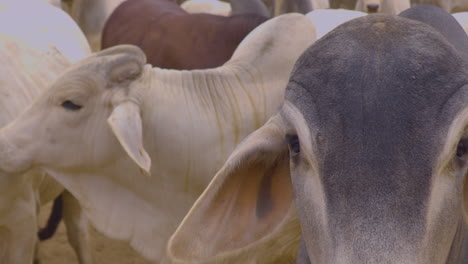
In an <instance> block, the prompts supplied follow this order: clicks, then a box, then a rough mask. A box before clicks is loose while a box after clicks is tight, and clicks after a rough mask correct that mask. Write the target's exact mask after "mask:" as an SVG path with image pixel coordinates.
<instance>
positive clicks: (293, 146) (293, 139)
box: [286, 135, 301, 156]
mask: <svg viewBox="0 0 468 264" xmlns="http://www.w3.org/2000/svg"><path fill="white" fill-rule="evenodd" d="M286 143H288V146H289V154H290V155H291V156H296V155H297V154H299V152H301V145H300V143H299V138H298V137H297V135H286Z"/></svg>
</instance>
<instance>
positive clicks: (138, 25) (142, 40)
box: [102, 0, 267, 70]
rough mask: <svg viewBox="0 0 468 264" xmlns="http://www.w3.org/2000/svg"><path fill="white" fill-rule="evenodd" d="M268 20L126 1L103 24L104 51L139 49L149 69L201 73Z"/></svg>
mask: <svg viewBox="0 0 468 264" xmlns="http://www.w3.org/2000/svg"><path fill="white" fill-rule="evenodd" d="M266 19H267V18H266V17H263V16H257V15H238V16H231V17H224V16H215V15H210V14H188V13H187V12H185V11H184V10H183V9H182V8H180V7H179V6H178V5H177V4H175V3H173V2H170V1H167V0H128V1H126V2H124V3H122V4H121V5H119V6H118V7H117V8H116V9H115V11H114V12H113V13H112V15H111V16H110V17H109V19H108V20H107V22H106V24H105V26H104V30H103V33H102V48H108V47H112V46H115V45H119V44H133V45H137V46H139V47H140V48H141V49H142V50H143V51H144V52H145V54H146V57H147V58H148V62H149V63H150V64H152V65H153V66H157V67H161V68H167V69H179V70H190V69H205V68H213V67H218V66H221V65H222V64H223V63H225V62H226V61H227V60H229V58H230V57H231V55H232V53H233V52H234V50H235V48H236V47H237V45H239V43H240V42H241V41H242V39H243V38H244V37H245V36H246V35H247V34H248V33H249V32H250V31H252V30H253V29H254V28H255V27H257V26H258V25H259V24H261V23H263V22H264V21H266Z"/></svg>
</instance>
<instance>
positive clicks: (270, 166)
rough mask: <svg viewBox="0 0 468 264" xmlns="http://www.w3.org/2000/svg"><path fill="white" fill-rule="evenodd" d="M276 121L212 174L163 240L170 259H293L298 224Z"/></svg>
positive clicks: (284, 146) (279, 131)
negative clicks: (166, 245)
mask: <svg viewBox="0 0 468 264" xmlns="http://www.w3.org/2000/svg"><path fill="white" fill-rule="evenodd" d="M278 120H280V119H279V117H278V116H276V117H273V118H272V119H271V120H270V121H269V122H268V123H267V124H265V125H264V126H263V127H262V128H260V129H258V130H257V131H255V132H254V133H253V134H251V135H250V136H249V137H248V138H247V139H246V140H244V141H243V142H242V143H241V144H240V145H239V146H238V147H237V149H236V150H235V151H234V152H233V153H232V154H231V156H230V157H229V159H228V160H227V162H226V163H225V164H224V166H223V167H222V168H221V170H220V171H219V172H218V173H217V174H216V176H215V177H214V178H213V180H212V181H211V183H210V184H209V186H208V187H207V189H206V190H205V191H204V192H203V194H202V195H201V196H200V198H199V199H198V200H197V201H196V203H195V204H194V206H193V207H192V209H191V210H190V211H189V213H188V214H187V216H186V217H185V219H184V220H183V221H182V223H181V224H180V226H179V228H178V229H177V230H176V232H175V233H174V235H173V236H172V238H171V239H170V241H169V243H168V247H167V250H168V256H169V258H170V260H171V261H172V262H171V263H200V264H201V263H203V264H207V263H213V264H214V263H272V262H271V261H278V258H280V259H281V261H280V262H278V263H292V262H289V261H291V260H293V259H295V257H296V255H297V249H298V244H299V239H300V227H299V224H298V221H297V217H296V212H295V206H294V202H293V190H292V185H291V179H290V172H289V154H288V148H287V145H286V143H285V140H284V132H283V131H282V129H281V125H278ZM280 256H281V257H280ZM274 263H277V262H274Z"/></svg>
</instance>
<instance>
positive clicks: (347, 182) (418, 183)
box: [286, 15, 468, 264]
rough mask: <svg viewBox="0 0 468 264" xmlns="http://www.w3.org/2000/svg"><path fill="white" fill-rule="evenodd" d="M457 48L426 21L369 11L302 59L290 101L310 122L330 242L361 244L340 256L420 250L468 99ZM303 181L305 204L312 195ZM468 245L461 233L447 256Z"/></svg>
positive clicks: (364, 259) (379, 259)
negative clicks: (454, 125)
mask: <svg viewBox="0 0 468 264" xmlns="http://www.w3.org/2000/svg"><path fill="white" fill-rule="evenodd" d="M465 36H466V35H465ZM453 39H458V38H457V36H454V37H453ZM454 46H455V44H454V42H453V40H452V39H449V40H447V39H446V38H445V37H444V36H443V35H441V34H440V33H439V32H437V31H436V30H435V29H434V28H432V27H430V26H428V25H426V24H423V23H420V22H417V21H412V20H409V19H405V18H401V17H397V16H388V15H369V16H366V17H362V18H358V19H354V20H352V21H350V22H348V23H345V24H343V25H341V26H339V27H337V28H336V29H335V30H333V31H332V32H330V33H329V34H328V35H326V36H325V37H323V38H322V39H320V40H319V41H317V42H316V43H315V44H314V45H312V46H311V47H310V48H309V49H308V50H306V52H304V54H303V55H302V56H301V57H300V58H299V60H298V62H297V63H296V66H295V69H294V70H293V72H292V75H291V79H290V82H289V84H288V87H287V90H286V100H287V101H289V102H290V103H292V104H293V105H295V106H296V107H297V108H298V109H299V111H300V112H301V113H302V114H303V116H304V118H305V120H306V122H307V124H308V126H309V129H310V133H311V141H312V146H313V151H314V154H315V156H316V157H317V164H318V165H317V166H318V168H317V169H318V172H319V175H318V176H319V178H320V181H321V183H322V185H323V191H324V193H325V201H326V208H327V213H328V219H329V222H328V225H329V226H328V227H329V230H330V231H329V232H330V234H329V235H330V239H331V241H327V242H325V241H324V243H328V245H330V246H331V247H332V248H330V249H329V250H330V252H332V251H336V250H338V249H340V248H343V247H349V252H352V253H351V254H350V255H349V258H348V259H347V260H346V262H340V263H395V262H394V261H395V256H400V257H401V256H402V255H405V254H409V255H410V254H414V251H416V250H418V245H419V244H418V243H419V242H420V241H421V240H422V239H423V235H424V234H425V233H424V232H425V228H426V222H425V216H426V214H427V210H428V208H427V207H426V204H427V202H428V198H429V193H430V191H431V187H432V182H433V181H434V179H433V178H432V177H433V171H432V169H433V167H434V164H435V163H436V162H437V159H438V157H439V155H440V153H441V151H442V146H443V145H444V143H445V139H446V136H447V131H448V127H449V126H450V124H451V122H452V121H453V119H454V117H455V115H456V114H458V113H459V112H460V111H461V110H463V109H464V108H465V107H467V106H468V61H467V60H466V59H465V58H464V57H462V56H461V55H460V54H461V53H460V51H458V50H457V49H455V48H454ZM318 137H320V138H321V140H320V141H318V140H316V138H318ZM292 177H293V183H294V185H295V186H296V185H298V184H300V183H301V182H300V181H301V179H296V180H295V176H294V175H293V176H292ZM297 177H299V176H297ZM296 187H297V188H295V189H296V200H297V201H298V210H299V211H301V207H300V200H301V199H302V197H303V195H307V194H306V193H305V194H304V193H297V190H300V189H301V188H300V187H299V186H296ZM307 215H308V213H307V212H304V213H303V214H301V213H300V214H299V216H300V221H301V225H302V227H303V234H304V236H308V234H307V232H306V231H304V230H307V228H304V227H306V226H307V225H314V224H316V223H314V222H313V221H311V220H310V219H309V218H307ZM457 219H458V218H457ZM460 219H461V217H460ZM454 221H456V220H454ZM459 230H460V231H457V235H456V236H460V237H466V235H467V234H466V233H464V230H463V229H459ZM310 239H317V240H319V239H320V238H310ZM463 243H464V242H463V239H455V238H454V245H452V249H453V248H455V250H452V251H451V255H452V256H451V257H449V258H448V259H447V262H446V263H457V264H458V263H462V262H463V258H462V257H460V254H459V253H460V251H461V250H463V247H464V246H465V247H466V245H464V244H463ZM309 252H310V251H309ZM323 254H325V255H326V254H327V253H323ZM333 254H334V253H328V257H325V255H323V256H321V258H317V256H315V258H312V256H311V259H328V260H329V261H330V259H331V258H332V257H333V256H332V255H333ZM399 254H400V255H399ZM431 254H432V252H431ZM434 254H435V253H434ZM335 257H336V256H335ZM434 258H435V257H428V259H431V260H432V261H434ZM392 261H393V262H392ZM406 261H410V262H408V263H412V262H411V260H409V259H408V260H406ZM299 263H300V262H299ZM322 263H337V262H333V261H331V262H322Z"/></svg>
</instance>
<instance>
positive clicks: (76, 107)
mask: <svg viewBox="0 0 468 264" xmlns="http://www.w3.org/2000/svg"><path fill="white" fill-rule="evenodd" d="M61 105H62V107H63V108H65V109H68V110H72V111H78V110H80V109H81V108H82V106H81V105H77V104H75V103H73V102H72V101H70V100H66V101H64V102H63V103H62V104H61Z"/></svg>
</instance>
